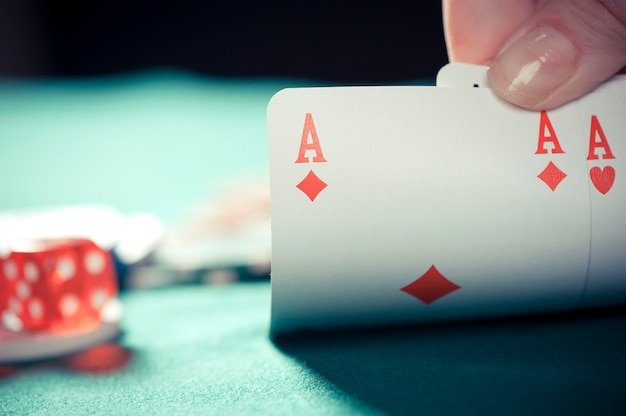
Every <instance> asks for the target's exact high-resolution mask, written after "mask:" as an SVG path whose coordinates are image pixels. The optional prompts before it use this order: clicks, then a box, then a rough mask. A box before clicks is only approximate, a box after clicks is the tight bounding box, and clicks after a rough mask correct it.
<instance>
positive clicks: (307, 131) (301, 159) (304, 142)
mask: <svg viewBox="0 0 626 416" xmlns="http://www.w3.org/2000/svg"><path fill="white" fill-rule="evenodd" d="M309 135H310V136H311V142H309ZM309 150H310V151H312V152H314V153H315V156H313V163H319V162H326V159H324V155H323V154H322V146H321V145H320V139H319V138H318V137H317V131H316V130H315V123H314V122H313V116H312V115H311V113H306V117H305V118H304V128H303V129H302V139H301V140H300V151H299V152H298V159H296V163H310V162H311V161H310V160H309V158H308V156H306V152H307V151H309Z"/></svg>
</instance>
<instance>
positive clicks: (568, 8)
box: [487, 0, 626, 110]
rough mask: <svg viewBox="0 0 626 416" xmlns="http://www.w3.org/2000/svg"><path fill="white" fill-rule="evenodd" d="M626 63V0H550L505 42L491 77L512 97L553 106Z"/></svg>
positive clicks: (530, 106)
mask: <svg viewBox="0 0 626 416" xmlns="http://www.w3.org/2000/svg"><path fill="white" fill-rule="evenodd" d="M625 65H626V2H624V1H623V0H613V1H609V0H604V1H593V0H548V1H547V2H545V4H544V5H543V7H541V8H540V9H538V10H537V12H536V13H535V14H534V15H533V16H532V17H531V18H530V19H528V20H527V21H526V22H524V24H523V25H522V26H521V27H520V28H519V29H518V30H517V31H516V32H515V33H514V34H513V35H512V36H511V37H510V38H509V40H508V41H507V42H505V44H504V46H503V48H502V49H501V50H500V52H499V53H498V54H497V55H496V58H495V59H494V61H493V64H492V66H491V68H490V69H489V71H488V73H487V75H488V79H489V85H490V87H491V88H492V89H493V90H494V91H495V92H496V94H498V95H500V96H501V97H502V98H504V99H505V100H507V101H510V102H511V103H513V104H515V105H518V106H520V107H524V108H528V109H531V110H549V109H552V108H555V107H558V106H560V105H562V104H565V103H566V102H568V101H571V100H574V99H576V98H578V97H580V96H582V95H584V94H586V93H587V92H589V91H591V90H593V89H594V88H595V87H596V86H598V85H599V84H600V83H602V82H603V81H605V80H606V79H608V78H609V77H611V76H612V75H614V74H615V73H617V72H619V70H620V69H621V68H622V67H624V66H625Z"/></svg>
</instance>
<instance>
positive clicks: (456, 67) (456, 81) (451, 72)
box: [436, 62, 489, 88]
mask: <svg viewBox="0 0 626 416" xmlns="http://www.w3.org/2000/svg"><path fill="white" fill-rule="evenodd" d="M488 69H489V67H487V66H483V65H472V64H463V63H459V62H451V63H449V64H447V65H445V66H443V67H442V68H441V69H440V70H439V72H438V73H437V81H436V84H437V86H438V87H460V88H463V87H470V88H472V87H473V88H487V87H489V84H488V83H487V70H488Z"/></svg>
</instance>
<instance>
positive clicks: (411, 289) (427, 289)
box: [400, 264, 461, 305]
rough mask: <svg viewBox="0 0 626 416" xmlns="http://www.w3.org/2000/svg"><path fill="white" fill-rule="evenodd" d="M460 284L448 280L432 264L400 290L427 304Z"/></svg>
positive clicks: (455, 288)
mask: <svg viewBox="0 0 626 416" xmlns="http://www.w3.org/2000/svg"><path fill="white" fill-rule="evenodd" d="M460 288H461V286H459V285H457V284H456V283H454V282H451V281H450V280H448V279H447V278H446V277H445V276H444V275H442V274H441V272H439V270H437V268H436V267H435V265H434V264H433V265H432V266H430V268H429V269H428V270H427V271H426V273H424V274H423V275H421V276H420V277H418V278H417V279H416V280H415V281H414V282H413V283H410V284H408V285H406V286H404V287H403V288H401V289H400V290H401V291H403V292H406V293H408V294H409V295H411V296H415V297H416V298H418V299H419V300H421V301H422V302H424V303H425V304H427V305H430V304H431V303H433V302H434V301H436V300H437V299H440V298H442V297H444V296H446V295H448V294H450V293H452V292H454V291H455V290H457V289H460Z"/></svg>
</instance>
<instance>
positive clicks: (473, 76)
mask: <svg viewBox="0 0 626 416" xmlns="http://www.w3.org/2000/svg"><path fill="white" fill-rule="evenodd" d="M488 69H489V67H488V66H484V65H473V64H464V63H459V62H451V63H449V64H447V65H445V66H443V67H442V68H441V69H440V70H439V72H438V73H437V81H436V82H437V86H438V87H461V88H463V87H478V88H483V87H486V88H488V87H489V83H488V82H487V70H488ZM597 93H608V94H613V95H616V96H618V97H620V98H621V99H622V101H624V102H625V103H626V75H625V74H617V75H614V76H613V77H611V78H610V79H608V80H607V81H605V82H603V83H602V84H601V85H600V86H598V87H597V88H596V89H595V90H594V91H592V92H590V93H589V94H597Z"/></svg>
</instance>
